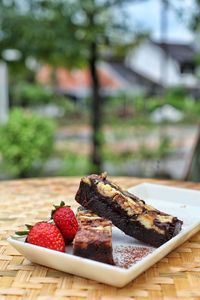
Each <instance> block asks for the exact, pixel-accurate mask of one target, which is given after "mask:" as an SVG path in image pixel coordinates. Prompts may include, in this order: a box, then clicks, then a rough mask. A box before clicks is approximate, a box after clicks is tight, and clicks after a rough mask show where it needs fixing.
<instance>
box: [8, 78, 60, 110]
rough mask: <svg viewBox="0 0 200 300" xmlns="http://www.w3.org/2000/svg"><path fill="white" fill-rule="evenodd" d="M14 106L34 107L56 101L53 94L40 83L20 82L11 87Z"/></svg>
mask: <svg viewBox="0 0 200 300" xmlns="http://www.w3.org/2000/svg"><path fill="white" fill-rule="evenodd" d="M11 99H12V105H19V106H34V105H38V104H39V105H40V104H47V103H50V102H52V101H53V100H54V99H55V96H54V95H53V92H52V91H51V90H50V89H48V88H45V87H43V86H42V85H40V84H38V83H29V82H27V81H19V82H17V83H16V84H15V85H14V86H12V87H11Z"/></svg>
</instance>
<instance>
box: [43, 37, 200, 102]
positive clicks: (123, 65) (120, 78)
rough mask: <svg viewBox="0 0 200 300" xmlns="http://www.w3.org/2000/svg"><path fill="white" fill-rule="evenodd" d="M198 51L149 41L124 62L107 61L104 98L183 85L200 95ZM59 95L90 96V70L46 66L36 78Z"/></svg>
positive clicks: (101, 68) (104, 63)
mask: <svg viewBox="0 0 200 300" xmlns="http://www.w3.org/2000/svg"><path fill="white" fill-rule="evenodd" d="M195 55H196V48H195V47H194V45H192V44H178V43H159V42H154V41H152V40H146V41H144V42H143V43H141V44H140V45H139V46H138V47H137V48H135V49H133V50H132V51H130V52H129V53H128V54H127V56H126V57H124V58H123V59H116V58H109V59H108V58H106V59H105V60H104V61H102V62H100V63H99V64H98V73H99V78H100V85H101V93H102V95H115V94H117V93H119V92H126V93H131V94H141V93H142V94H146V95H154V94H158V93H160V92H161V91H162V90H163V88H170V87H175V86H184V87H185V88H186V89H188V90H189V91H190V92H191V93H192V94H193V95H197V96H199V95H200V89H199V80H198V78H197V76H196V71H197V65H196V62H195ZM52 72H54V76H53V77H54V82H53V86H54V87H55V90H56V92H58V93H62V94H64V95H67V96H69V97H71V98H74V99H80V98H84V97H87V96H89V94H90V86H91V79H90V74H89V70H87V69H77V70H68V69H66V68H58V69H56V70H54V71H53V70H52V68H51V67H49V66H43V67H42V68H41V69H40V71H39V72H38V74H37V79H38V81H40V82H41V83H43V84H49V85H51V84H52Z"/></svg>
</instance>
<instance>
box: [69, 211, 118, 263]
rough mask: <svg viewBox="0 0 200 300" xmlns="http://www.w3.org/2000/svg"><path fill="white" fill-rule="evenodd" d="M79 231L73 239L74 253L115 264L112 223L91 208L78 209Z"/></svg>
mask: <svg viewBox="0 0 200 300" xmlns="http://www.w3.org/2000/svg"><path fill="white" fill-rule="evenodd" d="M77 220H78V223H79V229H78V232H77V234H76V236H75V238H74V241H73V254H74V255H77V256H81V257H85V258H89V259H93V260H96V261H100V262H103V263H107V264H111V265H112V264H113V257H112V223H111V221H109V220H106V219H104V218H101V217H99V216H97V215H96V214H94V213H92V212H91V211H89V210H86V209H84V208H82V207H80V208H79V209H78V211H77Z"/></svg>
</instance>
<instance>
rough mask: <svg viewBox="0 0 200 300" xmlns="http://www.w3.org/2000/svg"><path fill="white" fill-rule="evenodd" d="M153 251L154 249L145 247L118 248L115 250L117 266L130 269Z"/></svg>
mask: <svg viewBox="0 0 200 300" xmlns="http://www.w3.org/2000/svg"><path fill="white" fill-rule="evenodd" d="M153 250H154V248H151V247H143V246H122V245H120V246H116V247H114V249H113V256H114V262H115V265H116V266H118V267H121V268H124V269H128V268H130V267H131V266H132V265H133V264H135V263H136V262H138V261H140V260H141V259H142V258H144V257H145V256H147V255H148V254H149V253H152V252H153Z"/></svg>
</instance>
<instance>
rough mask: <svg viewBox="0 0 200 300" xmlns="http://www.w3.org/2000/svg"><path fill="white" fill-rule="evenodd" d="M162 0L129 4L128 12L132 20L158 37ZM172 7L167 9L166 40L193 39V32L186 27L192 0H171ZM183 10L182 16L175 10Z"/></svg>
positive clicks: (154, 36) (192, 3) (186, 40)
mask: <svg viewBox="0 0 200 300" xmlns="http://www.w3.org/2000/svg"><path fill="white" fill-rule="evenodd" d="M161 1H162V0H146V1H143V2H142V3H141V2H140V1H138V2H137V3H135V4H134V3H133V4H130V6H129V7H128V13H129V14H130V17H131V18H132V19H133V21H134V22H136V23H139V24H140V25H141V26H142V27H143V28H145V29H148V30H150V31H151V32H152V37H153V38H155V39H159V38H160V11H161ZM169 2H170V3H171V4H172V7H171V8H170V9H169V11H168V35H167V40H170V41H179V42H189V41H192V40H193V34H192V32H191V31H189V29H188V28H187V21H188V20H187V19H188V17H189V16H191V12H192V10H193V9H194V1H193V0H171V1H169ZM180 10H183V11H184V13H185V14H184V18H180V17H178V15H177V12H175V11H180Z"/></svg>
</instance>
